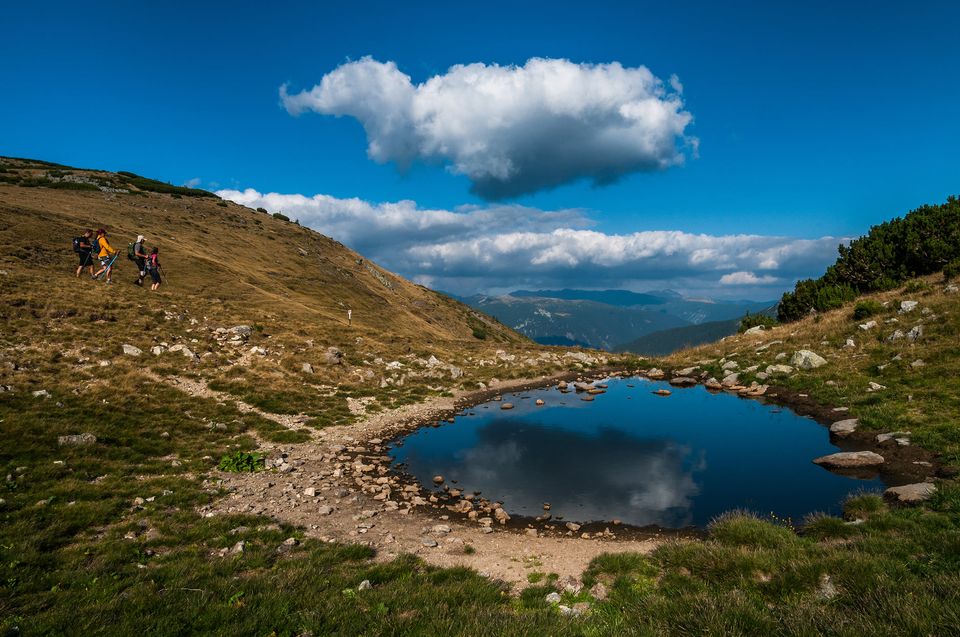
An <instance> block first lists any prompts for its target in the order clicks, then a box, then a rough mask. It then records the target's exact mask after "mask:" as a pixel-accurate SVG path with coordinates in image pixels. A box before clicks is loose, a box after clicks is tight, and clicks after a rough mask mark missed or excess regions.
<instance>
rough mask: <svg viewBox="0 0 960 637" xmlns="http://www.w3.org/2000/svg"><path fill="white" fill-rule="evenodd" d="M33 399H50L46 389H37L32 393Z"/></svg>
mask: <svg viewBox="0 0 960 637" xmlns="http://www.w3.org/2000/svg"><path fill="white" fill-rule="evenodd" d="M33 397H34V398H50V392H48V391H47V390H46V389H38V390H37V391H35V392H33Z"/></svg>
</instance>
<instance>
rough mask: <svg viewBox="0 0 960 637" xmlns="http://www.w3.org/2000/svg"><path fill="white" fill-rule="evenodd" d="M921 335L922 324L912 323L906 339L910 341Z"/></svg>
mask: <svg viewBox="0 0 960 637" xmlns="http://www.w3.org/2000/svg"><path fill="white" fill-rule="evenodd" d="M921 336H923V326H922V325H914V326H913V327H912V328H910V331H909V332H907V340H908V341H910V342H911V343H913V342H914V341H916V340H917V339H919V338H920V337H921Z"/></svg>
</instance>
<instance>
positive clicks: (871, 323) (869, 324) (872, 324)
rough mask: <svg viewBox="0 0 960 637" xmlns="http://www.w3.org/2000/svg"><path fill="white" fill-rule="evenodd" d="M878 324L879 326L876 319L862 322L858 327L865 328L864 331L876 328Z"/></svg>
mask: <svg viewBox="0 0 960 637" xmlns="http://www.w3.org/2000/svg"><path fill="white" fill-rule="evenodd" d="M876 326H877V322H876V321H867V322H866V323H861V324H860V325H858V326H857V327H859V328H860V329H861V330H863V331H864V332H866V331H867V330H872V329H873V328H875V327H876Z"/></svg>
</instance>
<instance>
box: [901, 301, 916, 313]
mask: <svg viewBox="0 0 960 637" xmlns="http://www.w3.org/2000/svg"><path fill="white" fill-rule="evenodd" d="M917 305H919V302H918V301H900V311H899V312H898V314H906V313H907V312H912V311H914V310H915V309H917Z"/></svg>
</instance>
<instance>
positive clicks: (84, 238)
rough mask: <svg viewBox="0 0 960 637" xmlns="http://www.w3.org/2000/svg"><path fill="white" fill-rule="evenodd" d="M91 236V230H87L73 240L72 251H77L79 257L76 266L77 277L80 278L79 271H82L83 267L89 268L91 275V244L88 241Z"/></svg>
mask: <svg viewBox="0 0 960 637" xmlns="http://www.w3.org/2000/svg"><path fill="white" fill-rule="evenodd" d="M92 236H93V231H92V230H87V231H86V232H84V233H83V234H82V235H80V236H79V237H77V238H75V239H74V240H73V251H74V252H76V253H77V257H78V258H79V259H80V265H78V266H77V278H80V273H81V272H83V268H84V267H87V268H90V275H91V276H93V244H92V243H91V242H90V238H91V237H92Z"/></svg>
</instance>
